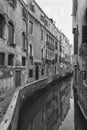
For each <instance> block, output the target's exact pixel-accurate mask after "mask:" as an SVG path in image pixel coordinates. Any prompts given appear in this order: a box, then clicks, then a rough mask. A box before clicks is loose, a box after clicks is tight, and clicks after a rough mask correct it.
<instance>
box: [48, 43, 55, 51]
mask: <svg viewBox="0 0 87 130" xmlns="http://www.w3.org/2000/svg"><path fill="white" fill-rule="evenodd" d="M46 46H48V47H49V48H50V49H52V50H55V46H54V45H53V44H51V43H49V42H46Z"/></svg>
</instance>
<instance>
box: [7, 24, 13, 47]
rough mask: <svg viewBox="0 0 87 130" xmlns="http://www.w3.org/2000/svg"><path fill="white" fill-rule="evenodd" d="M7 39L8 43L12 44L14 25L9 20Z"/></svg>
mask: <svg viewBox="0 0 87 130" xmlns="http://www.w3.org/2000/svg"><path fill="white" fill-rule="evenodd" d="M8 41H9V43H10V45H12V44H14V25H13V23H12V22H9V25H8Z"/></svg>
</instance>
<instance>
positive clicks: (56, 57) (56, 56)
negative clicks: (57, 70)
mask: <svg viewBox="0 0 87 130" xmlns="http://www.w3.org/2000/svg"><path fill="white" fill-rule="evenodd" d="M57 59H58V55H57V54H55V61H56V62H57Z"/></svg>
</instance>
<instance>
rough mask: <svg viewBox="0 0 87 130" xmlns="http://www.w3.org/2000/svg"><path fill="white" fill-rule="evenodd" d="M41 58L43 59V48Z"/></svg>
mask: <svg viewBox="0 0 87 130" xmlns="http://www.w3.org/2000/svg"><path fill="white" fill-rule="evenodd" d="M41 58H42V59H43V49H41Z"/></svg>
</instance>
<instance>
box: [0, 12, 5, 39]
mask: <svg viewBox="0 0 87 130" xmlns="http://www.w3.org/2000/svg"><path fill="white" fill-rule="evenodd" d="M4 27H5V19H4V17H3V15H2V14H0V38H3V35H4Z"/></svg>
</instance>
